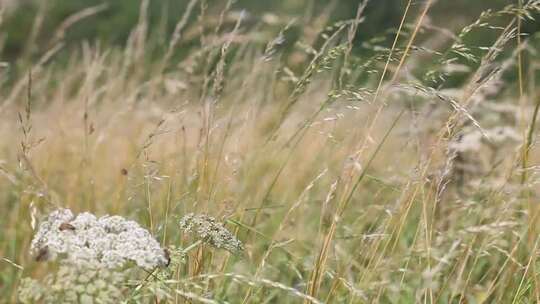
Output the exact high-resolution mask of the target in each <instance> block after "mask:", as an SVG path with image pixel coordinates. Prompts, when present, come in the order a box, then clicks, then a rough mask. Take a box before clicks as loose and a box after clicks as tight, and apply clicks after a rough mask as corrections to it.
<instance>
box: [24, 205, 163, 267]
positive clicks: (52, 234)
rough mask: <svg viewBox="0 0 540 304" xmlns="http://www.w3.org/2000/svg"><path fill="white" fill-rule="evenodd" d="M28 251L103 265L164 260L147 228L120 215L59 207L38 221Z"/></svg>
mask: <svg viewBox="0 0 540 304" xmlns="http://www.w3.org/2000/svg"><path fill="white" fill-rule="evenodd" d="M30 248H31V251H32V252H33V253H34V254H36V255H38V256H39V255H43V254H46V255H47V257H48V258H50V259H54V258H56V257H57V256H58V255H59V254H61V255H65V256H66V257H67V259H68V260H70V261H71V262H74V263H78V264H85V263H96V262H98V263H99V264H101V265H102V266H103V267H105V268H109V269H114V268H118V267H122V266H123V265H124V263H126V262H127V261H133V262H135V263H136V264H137V265H138V266H140V267H143V268H146V269H151V268H154V267H157V266H163V265H166V264H167V258H166V256H165V252H164V251H163V249H162V248H161V247H160V245H159V243H158V242H157V241H156V240H155V239H154V238H153V237H152V236H151V235H150V233H149V232H148V230H146V229H144V228H141V227H140V226H139V224H137V223H136V222H134V221H130V220H126V219H124V218H122V217H120V216H108V215H106V216H103V217H100V218H97V217H96V216H95V215H93V214H91V213H88V212H84V213H81V214H79V215H77V216H76V217H74V215H73V213H72V212H71V211H70V210H69V209H58V210H56V211H54V212H52V213H51V214H49V216H48V218H47V220H46V221H44V222H43V223H41V224H40V226H39V229H38V231H37V233H36V235H35V237H34V239H33V240H32V244H31V247H30Z"/></svg>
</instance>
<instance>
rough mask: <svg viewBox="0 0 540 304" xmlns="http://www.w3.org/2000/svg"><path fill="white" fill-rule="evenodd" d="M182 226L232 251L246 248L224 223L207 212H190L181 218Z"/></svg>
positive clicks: (215, 244) (219, 246) (215, 245)
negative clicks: (206, 213)
mask: <svg viewBox="0 0 540 304" xmlns="http://www.w3.org/2000/svg"><path fill="white" fill-rule="evenodd" d="M180 228H182V229H183V230H184V232H192V233H195V234H196V235H197V237H198V238H200V239H201V240H203V241H204V242H206V243H208V244H210V245H212V246H214V247H216V248H222V249H225V250H227V251H229V252H232V253H238V252H241V251H243V250H244V246H243V245H242V242H240V241H239V240H238V239H237V238H236V237H235V236H234V235H233V234H232V233H231V232H230V231H229V230H227V229H226V228H225V227H223V224H222V223H220V222H218V221H217V220H216V219H215V218H213V217H211V216H208V215H205V214H194V213H190V214H187V215H185V216H184V217H182V219H180Z"/></svg>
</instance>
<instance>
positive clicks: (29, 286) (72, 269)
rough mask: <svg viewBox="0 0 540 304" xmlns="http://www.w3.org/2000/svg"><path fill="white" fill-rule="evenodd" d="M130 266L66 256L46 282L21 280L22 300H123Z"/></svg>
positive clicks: (111, 303) (108, 302) (111, 302)
mask: <svg viewBox="0 0 540 304" xmlns="http://www.w3.org/2000/svg"><path fill="white" fill-rule="evenodd" d="M128 276H129V270H123V271H117V270H109V269H103V268H102V267H101V264H99V263H97V262H88V263H86V264H84V265H80V264H75V263H73V261H69V260H64V261H62V262H61V263H60V267H59V269H58V271H57V272H55V273H51V274H48V275H47V276H46V277H45V278H44V279H43V281H42V282H40V281H38V280H34V279H31V278H24V279H22V280H21V284H20V286H19V301H20V302H21V303H46V304H49V303H50V304H53V303H73V304H75V303H82V304H87V303H88V304H91V303H103V304H115V303H120V302H121V301H122V299H123V295H124V291H125V289H126V286H125V282H126V280H127V278H128Z"/></svg>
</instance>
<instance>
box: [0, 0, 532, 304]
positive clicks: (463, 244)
mask: <svg viewBox="0 0 540 304" xmlns="http://www.w3.org/2000/svg"><path fill="white" fill-rule="evenodd" d="M366 3H367V2H362V3H360V4H359V8H358V11H357V14H356V15H355V17H353V19H351V20H344V21H340V22H337V23H333V24H330V23H328V21H327V19H328V14H331V12H330V11H329V10H330V9H331V6H329V7H328V8H327V10H325V11H323V12H321V14H320V15H319V16H312V19H310V20H305V21H302V20H289V19H286V18H280V17H277V16H274V17H275V18H274V19H275V20H274V19H272V20H271V21H265V20H264V19H261V20H259V21H257V24H256V25H255V26H254V25H253V24H251V23H250V22H251V21H249V22H248V21H247V19H248V18H249V17H248V14H244V13H240V14H237V13H236V12H235V11H233V10H232V8H234V4H233V3H232V2H230V3H227V4H226V5H224V6H223V7H220V9H219V10H216V8H215V7H213V6H211V5H210V6H209V7H208V6H207V5H208V4H205V2H202V4H201V3H198V1H190V2H189V4H188V9H186V12H185V15H184V16H183V17H182V19H181V20H179V21H178V24H177V26H176V28H175V30H174V33H173V35H172V37H171V38H170V39H169V44H168V45H164V46H163V47H162V49H164V52H163V54H162V55H163V56H157V58H155V56H151V55H150V54H148V53H149V52H148V49H150V48H152V47H151V46H150V45H149V44H150V43H151V42H150V38H149V36H151V35H153V34H155V33H154V32H153V30H152V29H149V28H148V26H149V25H148V22H147V20H146V18H147V16H146V14H145V10H146V7H147V5H148V1H142V2H141V7H140V8H141V14H140V18H139V23H138V24H137V26H136V27H135V28H134V30H133V33H132V35H131V36H130V39H129V40H128V42H127V43H126V45H125V46H124V47H118V46H104V45H100V44H99V43H93V42H83V43H81V44H79V45H76V46H75V47H74V46H70V45H66V42H65V41H64V40H63V39H64V34H65V33H66V32H68V31H69V28H70V27H71V26H74V25H75V24H78V23H80V22H85V19H86V18H88V17H90V16H91V15H93V14H99V13H100V12H101V11H102V10H106V9H107V8H106V7H104V6H98V7H92V8H88V9H86V10H84V11H82V12H78V13H75V14H74V15H72V16H70V17H68V18H67V19H66V22H64V23H62V26H61V28H60V29H59V30H58V32H57V33H60V34H58V35H55V38H54V40H53V41H52V42H51V43H50V46H49V49H48V51H46V52H44V53H43V54H41V55H40V56H37V57H36V58H34V57H30V55H29V54H31V53H32V52H30V51H26V52H24V53H25V55H24V56H28V57H24V58H21V59H20V60H21V62H23V63H24V62H31V63H32V64H30V65H25V64H19V65H12V66H10V67H9V69H10V70H4V71H3V75H2V77H3V78H2V80H3V81H2V83H3V87H2V92H1V94H2V102H1V103H0V117H1V120H0V173H1V176H0V199H1V201H2V204H0V212H2V214H3V217H2V220H0V231H2V233H0V256H1V260H0V269H1V272H0V294H1V295H2V296H1V297H0V302H2V303H17V289H18V286H19V285H20V284H21V279H22V278H23V277H32V278H38V279H39V278H43V277H45V276H46V275H47V274H48V273H50V272H54V271H55V270H56V269H57V265H55V263H54V262H49V263H39V262H36V261H35V260H34V258H33V257H32V256H31V255H30V254H29V253H28V252H29V245H30V241H31V239H32V237H33V234H34V231H33V228H32V227H33V226H34V225H35V223H34V222H35V221H39V220H41V219H42V218H43V216H44V215H46V214H47V213H49V212H50V211H51V210H53V209H56V208H58V207H67V208H70V209H72V210H74V211H76V212H83V211H91V212H93V213H96V214H100V215H103V214H117V215H122V216H124V217H126V218H130V219H133V220H137V221H138V222H139V223H140V224H141V226H144V227H145V228H147V229H148V230H149V231H150V232H151V233H152V234H153V235H154V236H155V237H156V238H157V239H158V240H159V241H160V243H161V244H162V246H163V247H168V248H173V249H178V248H180V251H179V252H182V248H184V249H186V248H188V249H189V250H187V252H186V253H185V257H183V260H182V262H179V263H178V264H177V265H175V267H170V268H169V269H167V270H166V271H164V272H160V271H156V272H150V273H144V272H139V273H135V274H133V275H132V277H131V278H130V280H131V281H130V282H129V283H128V284H127V285H126V287H125V295H126V297H127V298H129V297H130V295H131V296H132V295H134V294H138V293H139V292H140V291H141V292H142V291H143V290H144V292H142V293H141V296H140V297H138V298H137V300H134V299H133V298H132V299H131V302H141V303H150V302H153V303H190V302H202V303H225V302H227V303H300V302H304V303H533V302H539V299H540V285H539V282H538V275H539V272H538V270H537V267H538V264H537V263H538V259H537V251H538V223H537V222H538V215H539V212H538V208H537V207H536V206H535V203H536V202H537V200H538V194H539V193H538V190H539V189H538V182H539V181H540V179H539V177H540V175H539V173H540V170H539V161H540V158H539V157H538V144H537V143H538V132H537V125H538V123H537V115H538V109H539V106H538V105H539V104H540V102H539V101H540V99H539V96H540V95H539V91H538V87H537V86H536V82H535V81H536V80H535V79H536V75H537V74H538V67H539V66H540V65H539V64H538V60H537V57H536V55H535V54H536V53H537V52H538V49H537V45H538V39H539V37H538V35H535V34H530V35H521V34H522V26H523V23H524V22H531V18H532V17H533V16H534V14H536V13H538V11H539V9H540V2H538V1H519V2H516V3H515V4H514V5H511V6H508V7H506V8H504V9H503V10H501V11H495V10H494V11H486V12H485V13H483V14H482V15H481V16H479V18H478V19H477V20H473V21H472V22H471V23H470V24H469V25H467V26H464V27H462V28H461V29H458V30H457V32H456V33H453V34H452V35H445V34H444V33H447V32H448V31H449V30H450V29H441V28H437V27H434V26H430V25H431V24H430V23H428V22H426V19H428V17H429V12H430V8H431V7H432V5H433V6H436V5H437V3H436V1H426V2H425V3H422V5H421V6H420V7H418V6H414V5H412V6H411V2H410V1H409V4H408V5H407V6H406V8H405V10H404V12H403V17H402V20H401V24H396V27H397V29H395V30H393V31H391V34H390V35H386V34H381V36H380V37H375V38H373V39H371V40H369V41H365V42H359V41H357V40H355V39H354V37H355V36H356V33H357V32H358V31H361V30H362V23H363V22H369V15H368V14H367V12H366V11H365V6H364V5H365V4H366ZM216 11H219V12H218V13H217V20H218V21H217V23H216V24H214V25H213V27H211V29H210V30H208V29H207V27H205V20H206V18H207V14H215V12H216ZM364 17H365V18H367V19H365V20H364ZM320 22H323V24H322V25H321V24H320ZM36 24H37V23H36ZM36 27H39V24H37V25H36ZM266 28H268V29H270V31H264V30H265V29H266ZM293 29H294V30H299V31H300V32H303V34H302V36H301V37H300V38H299V39H298V40H297V41H292V42H291V41H288V40H287V39H289V37H290V36H289V35H288V32H289V31H291V30H293ZM35 31H36V33H39V28H36V29H35ZM268 32H273V34H272V35H268ZM186 33H190V35H191V36H190V37H193V35H194V34H193V33H198V34H197V35H198V36H197V38H198V40H199V42H198V43H197V46H193V40H189V41H186V40H184V39H185V38H184V35H187V34H186ZM8 34H9V33H8ZM161 34H162V35H165V33H161ZM473 35H489V36H490V37H494V39H493V40H492V41H491V45H488V46H486V45H477V44H475V42H474V41H470V39H469V38H470V37H471V36H473ZM186 39H187V38H186ZM190 39H193V38H190ZM28 45H33V42H32V41H30V42H29V43H28ZM184 46H185V47H186V48H188V51H185V50H183V52H182V55H178V54H176V53H175V49H177V48H182V47H184ZM287 46H289V47H290V48H287ZM184 53H185V54H184ZM10 64H11V63H10ZM191 212H194V213H196V214H202V213H204V214H209V215H211V216H213V217H215V218H217V219H219V220H220V221H221V222H223V223H225V225H226V227H227V228H228V229H229V230H230V231H233V232H234V234H235V235H236V237H237V238H238V239H239V240H241V241H242V243H243V244H244V246H245V251H244V253H243V254H242V255H233V254H230V253H227V252H222V251H218V250H216V249H213V248H212V247H211V246H208V245H203V244H202V243H201V242H197V243H194V242H193V240H192V239H191V238H190V236H189V235H187V234H186V233H183V232H182V231H181V230H180V228H179V227H178V220H179V219H180V218H181V217H182V216H184V215H186V214H188V213H191ZM165 272H166V273H165ZM162 276H166V277H162ZM134 286H139V287H134ZM156 286H157V287H156ZM146 287H148V288H146Z"/></svg>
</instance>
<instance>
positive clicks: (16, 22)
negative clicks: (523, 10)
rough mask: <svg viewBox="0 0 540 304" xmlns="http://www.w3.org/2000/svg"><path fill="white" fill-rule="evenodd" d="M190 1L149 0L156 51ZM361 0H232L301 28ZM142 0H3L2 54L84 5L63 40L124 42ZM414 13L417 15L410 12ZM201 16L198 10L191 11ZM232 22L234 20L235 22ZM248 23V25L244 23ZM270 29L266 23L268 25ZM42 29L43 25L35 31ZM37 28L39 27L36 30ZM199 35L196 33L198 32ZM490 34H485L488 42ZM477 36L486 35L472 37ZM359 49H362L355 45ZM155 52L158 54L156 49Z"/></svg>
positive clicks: (479, 3)
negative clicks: (96, 9)
mask: <svg viewBox="0 0 540 304" xmlns="http://www.w3.org/2000/svg"><path fill="white" fill-rule="evenodd" d="M188 2H189V0H159V1H156V0H153V1H149V9H148V15H149V20H150V24H149V28H148V33H149V36H150V42H151V43H152V42H153V45H154V47H155V51H156V52H157V54H159V50H160V46H162V44H163V43H164V41H163V40H164V39H168V38H167V37H169V35H168V34H170V33H171V32H172V31H173V30H174V27H175V24H176V23H177V22H178V20H179V19H180V18H181V17H182V15H183V13H184V11H185V9H186V7H187V5H188ZM360 2H361V1H359V0H334V1H327V0H287V1H252V0H237V1H233V3H232V5H233V10H236V11H238V12H239V11H240V10H245V11H246V13H247V16H248V18H247V21H248V24H250V25H251V26H257V25H258V24H260V22H261V21H262V22H266V23H273V24H274V25H276V31H279V29H280V28H281V27H282V26H283V25H284V24H283V23H287V22H288V21H290V20H293V19H295V21H296V23H295V24H296V25H297V27H298V29H301V28H302V25H304V24H303V22H309V20H312V18H311V17H313V16H318V15H319V14H322V13H323V12H331V15H329V16H324V17H325V18H327V19H326V20H328V21H329V22H330V23H331V22H333V21H337V20H346V19H351V18H354V15H355V13H356V7H357V6H358V4H359V3H360ZM406 2H407V1H403V0H376V1H370V3H369V5H368V7H367V11H366V14H365V16H367V18H368V19H367V20H366V22H364V23H363V24H362V25H361V29H360V30H359V31H358V34H357V37H356V39H357V40H359V41H362V40H365V39H368V38H370V37H374V36H376V35H379V34H380V33H381V32H384V31H385V30H388V29H392V28H394V27H396V26H397V25H398V24H399V21H400V18H401V15H402V12H403V10H404V6H405V4H406ZM513 2H515V1H513V0H476V1H470V0H453V1H438V2H437V3H436V5H435V6H434V7H433V9H432V11H431V12H430V16H431V20H429V21H430V22H431V23H432V24H433V25H434V26H437V27H440V28H445V29H450V30H457V29H459V28H460V27H462V26H464V25H465V24H468V23H470V22H472V21H473V20H475V18H476V17H477V16H478V15H479V14H480V13H481V12H482V11H484V10H487V9H493V10H496V9H499V8H501V7H503V6H505V5H507V4H510V3H513ZM140 3H141V1H136V0H130V1H127V0H124V1H118V0H69V1H65V0H47V1H45V0H0V4H3V5H2V6H3V8H4V14H3V20H2V27H3V31H2V32H3V33H9V35H8V36H7V37H1V39H0V43H1V44H0V46H1V58H2V60H4V61H13V60H16V59H17V58H20V57H21V56H22V55H23V53H24V52H23V50H25V49H32V50H33V51H32V52H33V53H34V54H39V53H41V52H43V49H46V48H48V47H50V46H49V45H47V43H48V42H50V41H51V39H52V38H54V37H53V36H54V34H55V31H56V30H57V29H58V28H59V27H60V26H61V25H62V23H63V22H64V21H65V20H66V19H67V18H69V17H70V16H72V15H74V14H76V13H78V12H81V11H82V10H84V9H85V8H89V7H95V6H99V5H102V6H100V7H99V9H100V11H99V13H96V14H92V16H89V17H88V18H84V20H83V21H82V22H77V23H76V24H74V25H73V26H70V27H69V29H68V31H66V33H65V37H64V38H65V39H64V41H66V42H67V46H68V47H69V46H70V45H71V46H73V45H78V43H80V42H81V41H83V40H88V41H100V43H103V44H106V45H123V44H125V43H126V41H127V40H128V37H129V35H130V33H131V32H132V30H133V29H134V26H135V25H136V24H137V22H138V19H139V11H140ZM422 3H423V2H422V1H413V8H412V9H419V8H420V7H421V6H422ZM225 5H227V1H206V2H205V1H198V3H197V4H196V7H195V9H196V10H199V11H200V10H201V9H206V10H207V11H206V14H205V15H206V16H207V18H208V21H209V22H208V24H209V26H208V27H209V30H211V25H212V22H211V21H212V19H215V18H218V17H219V13H220V12H221V11H222V7H223V6H225ZM411 15H414V14H411ZM192 16H194V17H192V18H197V17H196V16H198V14H193V15H192ZM231 23H232V22H231ZM243 26H244V27H245V26H246V24H243ZM265 28H268V27H265ZM36 29H39V30H36ZM538 29H539V26H538V25H537V24H535V23H532V22H529V23H527V24H525V26H524V32H528V33H532V32H536V31H537V30H538ZM36 31H37V32H36ZM197 38H198V37H197ZM491 38H492V37H484V40H485V41H488V40H489V39H491ZM34 39H35V45H32V48H27V47H28V44H29V43H30V42H29V41H33V40H34ZM473 39H475V40H476V41H479V39H480V40H481V39H482V37H473ZM357 51H358V50H357ZM154 54H156V53H154Z"/></svg>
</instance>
